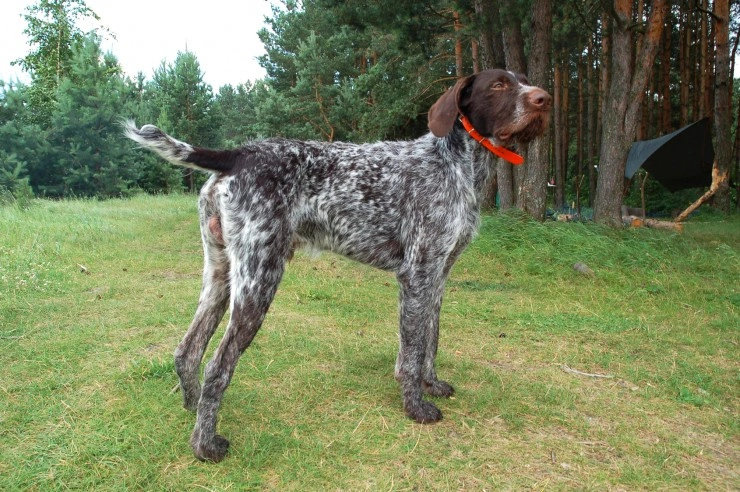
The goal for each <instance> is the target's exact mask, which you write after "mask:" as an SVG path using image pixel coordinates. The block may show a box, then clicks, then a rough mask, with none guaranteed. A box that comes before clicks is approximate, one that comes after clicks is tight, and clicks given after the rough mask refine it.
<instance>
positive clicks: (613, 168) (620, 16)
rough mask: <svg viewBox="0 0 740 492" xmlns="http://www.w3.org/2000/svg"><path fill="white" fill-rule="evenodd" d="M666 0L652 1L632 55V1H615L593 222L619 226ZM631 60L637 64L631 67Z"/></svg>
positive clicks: (660, 32) (663, 18)
mask: <svg viewBox="0 0 740 492" xmlns="http://www.w3.org/2000/svg"><path fill="white" fill-rule="evenodd" d="M665 1H666V0H653V3H652V9H651V12H650V18H649V19H648V25H647V30H646V32H645V34H644V37H643V39H642V42H641V50H640V51H639V52H637V53H636V56H635V58H634V59H633V56H632V48H633V46H632V32H631V27H630V26H631V19H632V2H631V0H615V1H614V11H613V12H612V15H613V17H614V20H613V23H612V26H613V30H612V81H611V84H610V87H609V96H608V101H607V106H606V107H605V108H604V137H603V141H602V146H601V157H600V159H599V177H598V182H597V187H596V200H595V202H594V220H595V221H596V222H598V223H601V224H605V225H609V226H613V227H618V226H621V224H622V220H621V207H622V195H623V190H624V169H625V165H626V160H627V153H628V152H629V148H630V146H631V144H632V142H633V141H634V137H635V132H636V130H637V120H638V117H639V114H640V107H641V103H642V100H643V98H644V93H645V87H646V84H647V80H648V74H649V72H650V70H651V68H652V66H653V62H654V61H655V56H656V54H657V50H658V43H659V41H660V38H661V36H662V33H663V26H664V20H665V15H666V10H667V9H666V5H665ZM633 60H635V62H636V63H634V66H633Z"/></svg>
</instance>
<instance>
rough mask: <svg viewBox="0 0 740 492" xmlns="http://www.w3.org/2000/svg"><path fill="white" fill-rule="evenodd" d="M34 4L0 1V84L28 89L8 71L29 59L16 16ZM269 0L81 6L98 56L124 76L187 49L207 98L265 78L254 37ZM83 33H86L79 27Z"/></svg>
mask: <svg viewBox="0 0 740 492" xmlns="http://www.w3.org/2000/svg"><path fill="white" fill-rule="evenodd" d="M35 3H37V2H36V1H34V0H0V80H4V81H13V80H15V79H16V78H19V79H20V80H21V81H28V80H29V78H28V75H27V74H25V73H24V72H23V71H22V70H21V69H20V67H17V66H11V65H10V63H11V62H12V61H13V60H17V59H18V58H23V57H24V56H26V55H27V54H28V52H29V47H28V44H27V43H28V38H27V36H26V35H25V34H23V30H24V29H25V28H26V22H25V20H24V19H23V14H25V13H26V7H27V6H29V5H33V4H35ZM271 3H272V1H271V0H242V1H234V0H122V1H120V0H85V4H86V5H87V6H88V7H89V8H90V9H92V10H93V11H94V12H95V13H96V14H98V16H100V22H99V25H102V27H104V28H106V29H107V31H109V32H110V34H106V33H104V31H100V33H101V34H102V35H103V46H102V47H103V50H104V51H110V52H111V53H113V54H114V55H115V56H116V57H117V58H118V61H119V63H120V64H121V67H122V68H123V71H124V72H125V73H126V75H129V76H131V77H132V78H133V77H135V76H136V74H137V73H138V72H143V73H144V75H145V76H146V77H147V79H150V80H151V78H152V73H153V72H154V69H155V68H158V67H159V66H160V65H161V63H162V61H163V60H164V61H166V62H167V63H173V62H174V61H175V58H176V57H177V53H178V51H185V50H186V49H187V50H188V51H190V52H192V53H194V54H195V56H196V57H197V58H198V62H199V63H200V69H201V72H203V73H204V75H203V80H204V81H205V82H206V83H207V84H210V85H211V86H212V87H213V89H214V91H218V88H219V87H221V86H223V85H225V84H231V85H234V86H236V85H237V84H241V83H245V82H247V81H248V80H256V79H260V78H262V77H264V75H265V72H264V69H263V68H262V67H260V65H259V63H258V62H257V57H259V56H260V55H263V54H264V53H265V50H264V47H263V45H262V42H261V41H260V40H259V38H258V37H257V31H259V30H260V29H261V28H262V27H264V18H265V16H269V15H270V14H271V8H270V7H271ZM78 27H80V28H81V29H82V30H83V31H86V30H88V29H90V27H93V26H87V25H79V26H78Z"/></svg>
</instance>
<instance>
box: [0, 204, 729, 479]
mask: <svg viewBox="0 0 740 492" xmlns="http://www.w3.org/2000/svg"><path fill="white" fill-rule="evenodd" d="M0 228H1V230H0V258H1V261H0V365H1V366H2V367H3V369H4V371H3V372H4V374H3V378H2V379H0V443H2V445H0V489H2V490H49V489H89V490H125V489H147V490H184V489H208V490H226V489H234V490H242V489H249V488H261V489H275V488H278V489H289V490H290V489H292V490H325V489H389V490H408V489H422V490H426V489H443V490H448V489H474V490H480V489H500V488H508V489H519V488H535V489H548V490H549V489H636V488H640V489H642V488H647V489H674V490H685V489H708V490H717V489H737V488H738V487H740V482H739V481H738V473H737V463H738V462H740V459H738V458H740V447H739V444H740V443H739V442H738V424H737V423H738V421H739V420H738V389H739V385H738V382H739V379H738V355H737V354H738V327H739V326H740V315H739V314H738V310H739V309H740V291H739V290H738V285H740V284H738V278H740V277H739V275H738V274H740V261H738V255H739V254H740V220H738V218H737V217H733V218H731V219H719V218H713V219H712V220H711V221H709V222H702V221H701V217H700V218H698V219H695V220H693V221H692V222H691V223H690V224H688V226H687V229H686V232H685V233H684V234H682V235H676V234H671V233H665V232H656V231H652V230H646V229H638V230H622V231H614V230H609V229H602V228H600V227H597V226H594V225H583V224H563V223H544V224H541V223H537V222H533V221H530V220H528V219H526V218H524V217H521V216H517V215H507V214H500V215H493V216H486V217H485V218H484V220H483V224H482V228H481V231H480V235H479V236H478V238H477V239H476V240H475V242H474V243H473V244H472V245H471V247H470V248H469V249H468V251H467V252H466V253H465V254H464V255H463V257H462V258H461V259H460V261H459V262H458V264H457V265H456V266H455V268H454V270H453V272H452V275H451V278H450V281H449V283H448V288H447V292H446V298H445V304H444V306H443V313H442V335H441V342H440V354H439V358H438V372H439V374H440V376H441V377H443V378H445V379H448V380H449V381H450V382H452V383H453V384H454V385H455V386H456V389H457V394H456V396H455V398H454V399H451V400H440V401H438V402H437V403H438V405H439V407H440V408H441V409H442V411H443V412H444V414H445V419H444V420H443V421H442V422H441V423H439V424H437V425H433V426H420V425H418V424H416V423H414V422H412V421H410V420H409V419H407V418H406V417H404V415H403V412H402V409H401V400H400V394H399V390H398V388H397V384H396V383H395V381H394V379H393V364H394V360H395V351H396V349H397V339H396V331H397V327H396V324H397V314H396V304H397V298H398V297H397V296H398V294H397V287H396V282H395V279H394V278H393V276H392V275H391V274H389V273H387V272H380V271H377V270H373V269H371V268H368V267H365V266H362V265H358V264H356V263H353V262H350V261H348V260H345V259H342V258H339V257H337V256H333V255H330V254H324V255H322V256H320V257H318V258H315V257H312V256H308V255H304V254H301V253H299V254H298V255H296V258H294V260H293V261H292V262H291V264H290V266H289V268H288V272H287V274H286V276H285V279H284V282H283V284H282V286H281V289H280V290H279V292H278V296H277V298H276V300H275V303H274V304H273V307H272V309H271V312H270V314H269V315H268V318H267V320H266V322H265V325H264V327H263V329H262V331H261V332H260V334H259V335H258V336H257V338H256V340H255V342H254V343H253V345H252V347H250V348H249V349H248V350H247V352H245V354H244V356H243V357H242V360H241V361H240V364H239V366H238V368H237V374H236V375H235V378H234V382H233V384H232V386H231V388H230V389H229V391H228V392H227V395H226V398H225V400H224V403H223V405H222V410H221V421H220V424H219V426H220V432H222V433H223V434H224V435H226V436H227V437H229V438H230V439H231V442H232V449H231V451H230V455H229V456H228V457H227V459H226V461H225V462H223V463H221V464H218V465H212V464H204V463H200V462H197V461H196V460H194V458H193V457H192V454H191V452H190V449H189V447H188V444H187V440H188V437H189V434H190V431H191V429H192V425H193V421H194V417H193V415H192V414H189V413H188V412H186V411H185V410H183V409H182V408H181V402H180V395H179V394H172V393H170V390H171V389H172V388H173V387H174V386H175V384H176V382H177V378H176V376H175V375H174V371H173V365H172V361H171V353H172V351H173V349H174V347H175V346H176V344H177V343H178V341H179V339H180V337H181V336H182V334H183V333H184V330H185V328H186V327H187V325H188V323H189V322H190V318H191V316H192V313H193V310H194V307H195V303H196V300H197V295H198V290H199V283H200V270H201V268H202V263H201V247H200V244H199V234H198V230H197V218H196V212H195V199H194V198H193V197H191V196H170V197H151V196H137V197H134V198H132V199H130V200H111V201H104V202H101V201H94V200H80V201H65V202H53V201H37V202H35V203H34V204H33V206H31V207H29V208H27V209H26V210H20V209H19V208H17V207H4V208H0ZM577 262H582V263H585V264H586V265H588V267H589V268H590V269H591V270H592V272H593V274H592V275H584V274H582V273H579V272H578V271H576V270H574V269H573V264H574V263H577ZM222 329H223V327H222V328H221V330H222ZM220 334H221V332H219V333H217V334H216V337H215V338H216V340H217V339H218V338H219V336H220Z"/></svg>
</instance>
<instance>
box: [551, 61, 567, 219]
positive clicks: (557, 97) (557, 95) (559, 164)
mask: <svg viewBox="0 0 740 492" xmlns="http://www.w3.org/2000/svg"><path fill="white" fill-rule="evenodd" d="M553 86H554V87H553V92H554V94H553V111H552V118H553V125H554V128H553V131H554V133H555V149H554V155H553V163H554V165H555V208H556V209H557V210H561V209H562V208H563V205H564V202H565V198H564V197H563V190H564V188H563V183H561V179H562V174H563V172H562V169H563V153H562V149H563V135H564V134H565V131H566V130H565V129H564V128H563V118H562V116H561V112H562V108H563V102H562V98H561V95H562V93H563V70H562V68H561V65H560V62H556V63H555V76H554V77H553Z"/></svg>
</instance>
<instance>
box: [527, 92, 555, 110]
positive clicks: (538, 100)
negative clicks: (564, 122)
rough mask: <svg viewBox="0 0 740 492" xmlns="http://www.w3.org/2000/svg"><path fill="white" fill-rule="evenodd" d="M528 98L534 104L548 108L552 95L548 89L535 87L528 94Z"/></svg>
mask: <svg viewBox="0 0 740 492" xmlns="http://www.w3.org/2000/svg"><path fill="white" fill-rule="evenodd" d="M527 100H528V101H529V104H531V105H532V106H535V107H537V108H541V109H547V108H549V107H550V102H551V101H552V96H550V94H548V93H547V91H545V90H543V89H540V88H539V87H535V88H534V89H533V90H532V91H531V92H530V93H529V95H528V96H527Z"/></svg>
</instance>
